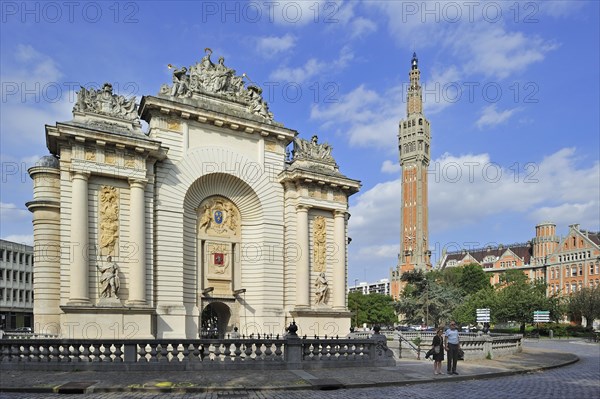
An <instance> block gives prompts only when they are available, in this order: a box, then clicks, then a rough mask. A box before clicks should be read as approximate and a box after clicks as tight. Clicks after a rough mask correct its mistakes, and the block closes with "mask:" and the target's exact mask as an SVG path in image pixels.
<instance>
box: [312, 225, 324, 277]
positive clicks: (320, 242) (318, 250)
mask: <svg viewBox="0 0 600 399" xmlns="http://www.w3.org/2000/svg"><path fill="white" fill-rule="evenodd" d="M326 244H327V236H326V222H325V218H324V217H323V216H317V217H316V218H315V220H314V222H313V258H314V269H315V270H316V271H318V272H323V271H325V256H326V253H325V250H326V248H325V246H326Z"/></svg>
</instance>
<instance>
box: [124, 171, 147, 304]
mask: <svg viewBox="0 0 600 399" xmlns="http://www.w3.org/2000/svg"><path fill="white" fill-rule="evenodd" d="M145 186H146V182H145V181H143V180H137V179H131V180H129V191H130V193H129V196H130V199H129V201H130V203H129V209H130V221H129V230H130V239H131V244H133V248H135V249H136V252H135V255H134V256H133V258H132V259H131V263H130V269H129V300H128V301H127V304H128V305H145V304H146V207H145V204H146V203H145V201H144V187H145Z"/></svg>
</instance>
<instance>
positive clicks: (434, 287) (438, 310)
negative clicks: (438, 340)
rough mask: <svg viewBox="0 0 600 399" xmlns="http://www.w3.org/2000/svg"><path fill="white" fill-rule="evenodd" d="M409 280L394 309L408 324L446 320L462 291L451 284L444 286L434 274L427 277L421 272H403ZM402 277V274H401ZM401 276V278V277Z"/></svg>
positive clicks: (438, 322)
mask: <svg viewBox="0 0 600 399" xmlns="http://www.w3.org/2000/svg"><path fill="white" fill-rule="evenodd" d="M405 275H407V276H406V280H405V281H410V282H409V283H408V284H407V285H406V286H405V287H404V291H403V292H402V296H401V297H400V300H399V301H398V302H396V311H397V312H398V313H399V314H401V315H402V320H403V321H404V322H405V323H408V324H421V323H425V324H427V325H435V326H437V325H439V324H440V323H441V322H442V321H444V320H448V319H449V318H450V316H451V313H452V310H453V309H454V307H455V306H456V304H457V303H458V302H459V301H460V300H461V297H462V293H461V291H460V290H459V289H457V288H455V287H452V286H444V285H442V284H440V283H438V282H437V281H435V276H434V277H432V278H429V276H430V275H431V273H430V274H428V275H427V278H426V277H425V275H423V273H422V272H421V273H418V274H417V273H413V272H408V273H405ZM402 277H404V275H403V276H402ZM402 277H401V278H402Z"/></svg>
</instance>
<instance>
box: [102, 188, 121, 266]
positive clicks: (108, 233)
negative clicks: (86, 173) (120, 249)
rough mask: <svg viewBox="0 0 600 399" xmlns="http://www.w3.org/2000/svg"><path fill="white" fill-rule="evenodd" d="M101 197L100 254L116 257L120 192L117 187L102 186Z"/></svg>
mask: <svg viewBox="0 0 600 399" xmlns="http://www.w3.org/2000/svg"><path fill="white" fill-rule="evenodd" d="M99 196H100V198H99V199H100V200H99V201H98V216H99V219H100V253H101V254H102V255H114V253H115V245H116V244H117V239H118V238H119V192H118V190H117V189H116V188H115V187H111V186H102V187H101V188H100V193H99Z"/></svg>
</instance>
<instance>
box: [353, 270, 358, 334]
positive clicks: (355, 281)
mask: <svg viewBox="0 0 600 399" xmlns="http://www.w3.org/2000/svg"><path fill="white" fill-rule="evenodd" d="M357 286H358V279H357V278H355V279H354V291H355V292H356V287H357ZM355 319H356V321H355V324H356V328H358V300H357V301H356V316H355Z"/></svg>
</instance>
